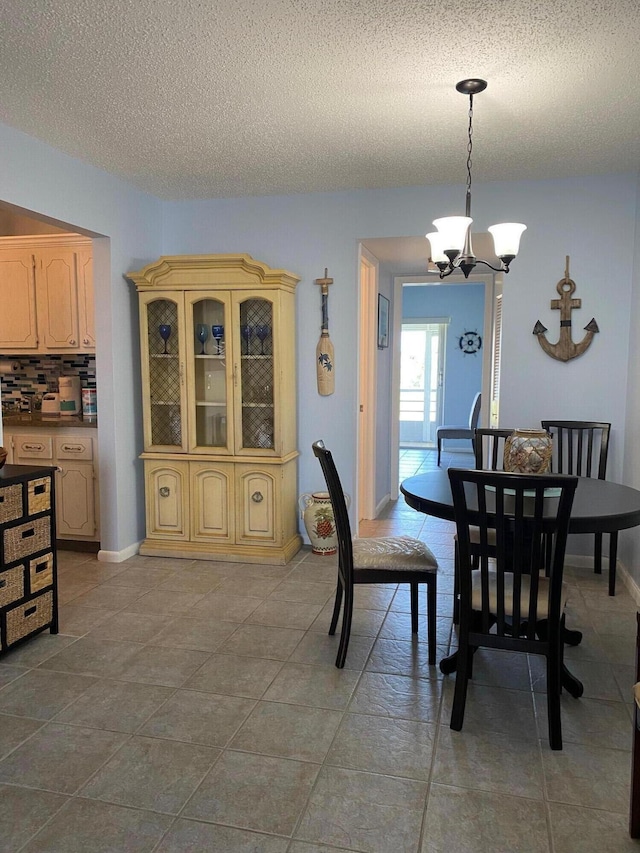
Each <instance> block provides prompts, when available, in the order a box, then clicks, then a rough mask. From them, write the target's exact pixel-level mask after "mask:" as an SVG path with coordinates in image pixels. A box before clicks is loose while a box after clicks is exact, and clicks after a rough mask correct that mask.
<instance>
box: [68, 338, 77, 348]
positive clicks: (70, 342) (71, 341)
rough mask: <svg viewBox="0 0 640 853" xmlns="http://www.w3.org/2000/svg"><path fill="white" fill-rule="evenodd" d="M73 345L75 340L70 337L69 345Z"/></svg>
mask: <svg viewBox="0 0 640 853" xmlns="http://www.w3.org/2000/svg"><path fill="white" fill-rule="evenodd" d="M75 345H76V342H75V341H74V339H73V338H71V340H70V341H69V346H72V347H74V346H75Z"/></svg>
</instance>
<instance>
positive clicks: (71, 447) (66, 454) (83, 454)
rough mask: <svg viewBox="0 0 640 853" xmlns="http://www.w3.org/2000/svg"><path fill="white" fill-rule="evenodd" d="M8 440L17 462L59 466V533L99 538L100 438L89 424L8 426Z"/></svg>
mask: <svg viewBox="0 0 640 853" xmlns="http://www.w3.org/2000/svg"><path fill="white" fill-rule="evenodd" d="M4 440H5V444H6V445H8V446H9V448H10V453H11V459H12V461H13V462H15V463H16V464H34V463H37V462H39V463H41V464H42V463H43V464H46V465H53V466H55V468H56V474H55V477H56V525H57V532H56V537H57V538H58V539H61V540H64V539H68V540H75V541H87V542H98V541H99V540H100V525H99V509H98V447H97V445H98V442H97V433H96V431H95V430H94V429H89V428H76V429H73V428H66V429H64V428H60V427H56V428H49V429H47V428H44V427H43V428H41V429H33V428H30V429H29V431H28V432H22V431H13V429H12V428H11V427H5V439H4Z"/></svg>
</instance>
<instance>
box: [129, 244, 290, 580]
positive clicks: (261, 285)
mask: <svg viewBox="0 0 640 853" xmlns="http://www.w3.org/2000/svg"><path fill="white" fill-rule="evenodd" d="M128 277H129V278H130V279H131V280H132V281H133V282H134V283H135V285H136V287H137V289H138V292H139V300H140V337H141V364H142V395H143V396H142V408H143V418H144V453H143V454H142V458H143V459H144V464H145V483H146V501H147V538H146V539H145V541H144V542H143V544H142V546H141V548H140V553H141V554H149V555H155V556H172V555H175V556H181V557H185V558H188V557H191V558H194V557H195V558H200V559H215V558H216V557H218V558H220V556H222V555H224V556H223V559H227V560H237V561H247V562H250V561H264V562H273V563H284V562H286V561H287V560H288V559H290V558H291V556H292V555H293V554H294V553H295V552H296V551H297V550H298V548H299V547H300V544H301V539H300V536H299V534H298V530H297V502H296V462H297V456H298V450H297V447H296V397H295V394H296V380H295V375H296V370H295V287H296V285H297V283H298V281H299V279H298V277H297V276H295V275H293V274H292V273H290V272H286V271H285V270H276V269H270V268H269V267H267V266H266V265H265V264H262V263H260V262H259V261H256V260H254V259H253V258H252V257H250V256H249V255H183V256H170V257H163V258H160V260H159V261H157V262H155V263H153V264H149V266H147V267H145V268H144V269H143V270H141V271H140V272H137V273H130V274H129V276H128Z"/></svg>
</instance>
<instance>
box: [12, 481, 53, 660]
mask: <svg viewBox="0 0 640 853" xmlns="http://www.w3.org/2000/svg"><path fill="white" fill-rule="evenodd" d="M54 471H55V468H53V467H42V466H33V465H5V466H4V467H3V468H2V469H0V654H2V653H4V652H5V651H7V650H8V649H9V648H10V647H11V646H13V645H15V644H16V643H19V642H21V641H23V640H26V639H27V638H29V637H32V636H33V635H35V634H37V633H39V632H40V631H44V630H46V629H47V628H48V629H49V630H50V631H51V633H52V634H56V633H57V632H58V591H57V564H56V548H55V541H56V540H55V497H54Z"/></svg>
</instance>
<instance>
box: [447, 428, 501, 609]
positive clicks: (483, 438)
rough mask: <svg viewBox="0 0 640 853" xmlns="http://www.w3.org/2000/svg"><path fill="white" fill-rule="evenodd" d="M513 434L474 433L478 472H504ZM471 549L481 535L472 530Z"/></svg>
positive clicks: (455, 557)
mask: <svg viewBox="0 0 640 853" xmlns="http://www.w3.org/2000/svg"><path fill="white" fill-rule="evenodd" d="M512 432H513V430H512V429H484V428H478V429H475V430H474V431H473V453H474V457H475V462H476V468H477V469H478V470H483V469H486V470H490V471H502V468H503V464H502V463H503V459H504V443H505V441H506V440H507V438H508V437H509V436H510V435H511V433H512ZM470 536H471V547H472V548H473V544H474V541H476V540H477V541H479V539H477V537H478V536H479V533H478V532H477V531H476V530H474V529H471V530H470ZM490 538H491V536H490ZM476 562H477V561H476ZM453 572H454V577H453V624H454V625H457V624H458V621H459V602H458V596H459V592H460V584H459V581H458V537H457V536H456V535H454V537H453Z"/></svg>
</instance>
